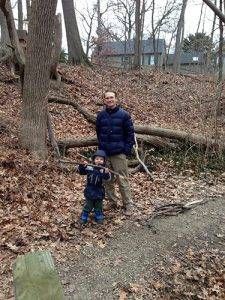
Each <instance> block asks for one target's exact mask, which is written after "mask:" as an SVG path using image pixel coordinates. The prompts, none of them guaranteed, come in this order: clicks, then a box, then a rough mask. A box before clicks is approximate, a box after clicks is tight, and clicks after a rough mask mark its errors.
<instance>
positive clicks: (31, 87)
mask: <svg viewBox="0 0 225 300" xmlns="http://www.w3.org/2000/svg"><path fill="white" fill-rule="evenodd" d="M56 5H57V0H48V1H42V0H33V1H32V7H31V18H30V23H29V35H28V42H27V54H26V67H25V80H24V88H23V104H22V126H21V128H22V129H21V142H22V145H23V146H24V147H25V148H27V149H29V150H30V151H32V152H33V153H35V154H37V155H38V156H39V157H41V158H44V157H46V155H47V145H46V131H47V98H46V97H47V94H48V88H49V81H50V76H49V75H50V65H51V53H52V45H53V27H54V18H55V11H56Z"/></svg>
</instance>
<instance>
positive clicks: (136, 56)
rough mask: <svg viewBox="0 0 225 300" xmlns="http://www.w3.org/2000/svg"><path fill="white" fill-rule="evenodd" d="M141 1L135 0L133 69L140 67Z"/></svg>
mask: <svg viewBox="0 0 225 300" xmlns="http://www.w3.org/2000/svg"><path fill="white" fill-rule="evenodd" d="M140 14H141V3H140V0H136V9H135V41H134V64H133V68H134V69H140V67H141V18H140Z"/></svg>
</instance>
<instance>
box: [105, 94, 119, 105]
mask: <svg viewBox="0 0 225 300" xmlns="http://www.w3.org/2000/svg"><path fill="white" fill-rule="evenodd" d="M117 102H118V100H117V95H116V92H112V91H106V92H105V93H104V104H105V106H106V107H107V108H110V109H113V108H115V107H116V106H117Z"/></svg>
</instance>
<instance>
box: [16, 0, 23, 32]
mask: <svg viewBox="0 0 225 300" xmlns="http://www.w3.org/2000/svg"><path fill="white" fill-rule="evenodd" d="M17 7H18V29H19V30H23V3H22V0H18V3H17Z"/></svg>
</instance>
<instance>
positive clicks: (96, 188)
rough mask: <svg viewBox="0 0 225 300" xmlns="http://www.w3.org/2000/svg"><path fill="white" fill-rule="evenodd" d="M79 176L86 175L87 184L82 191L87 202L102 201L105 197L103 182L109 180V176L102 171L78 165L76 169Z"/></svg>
mask: <svg viewBox="0 0 225 300" xmlns="http://www.w3.org/2000/svg"><path fill="white" fill-rule="evenodd" d="M78 172H79V173H80V175H87V183H86V187H85V189H84V196H85V198H86V199H89V200H93V201H94V200H103V199H104V197H105V189H104V186H103V180H106V181H108V180H110V179H111V174H110V173H106V172H105V170H104V169H101V168H98V167H93V166H88V165H87V166H85V165H82V164H80V165H79V167H78Z"/></svg>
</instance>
